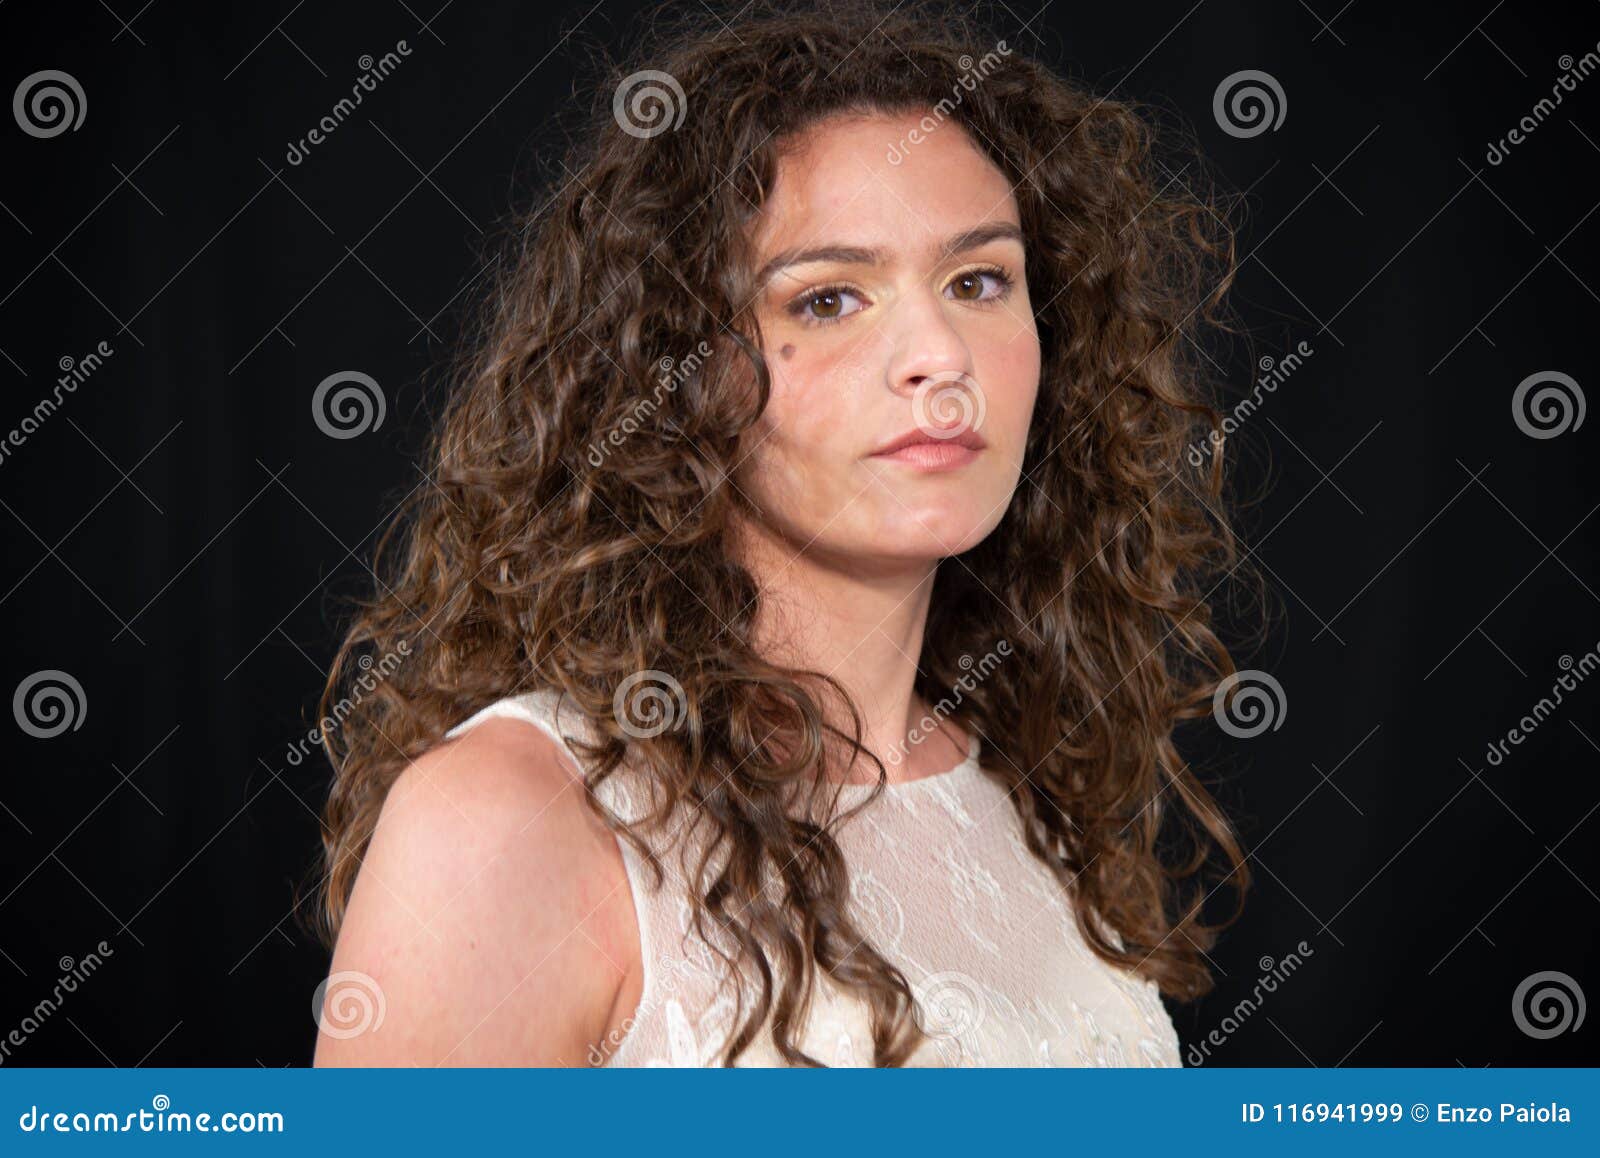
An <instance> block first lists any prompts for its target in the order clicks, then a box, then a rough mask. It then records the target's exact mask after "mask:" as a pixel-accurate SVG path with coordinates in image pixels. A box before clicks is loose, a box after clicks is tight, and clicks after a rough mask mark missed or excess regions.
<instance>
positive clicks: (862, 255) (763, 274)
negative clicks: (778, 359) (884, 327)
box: [756, 221, 1023, 285]
mask: <svg viewBox="0 0 1600 1158" xmlns="http://www.w3.org/2000/svg"><path fill="white" fill-rule="evenodd" d="M1022 240H1023V238H1022V229H1021V227H1020V226H1017V225H1014V224H1012V223H1011V222H1009V221H991V222H986V223H984V224H983V225H977V226H974V227H973V228H971V229H965V230H962V231H961V232H960V233H957V234H953V235H952V236H950V237H948V238H946V239H945V241H944V242H943V244H941V245H938V246H937V247H935V248H936V252H937V253H938V256H939V257H940V258H941V259H943V258H946V257H952V256H954V255H955V254H958V253H965V252H966V251H967V250H969V249H977V248H978V247H979V246H980V245H987V244H988V243H989V242H991V241H1015V242H1017V243H1018V244H1021V243H1022ZM884 260H885V253H884V251H883V250H882V249H879V248H876V247H874V246H860V245H808V246H804V247H793V248H790V249H785V250H783V251H781V252H780V253H778V254H776V255H775V256H774V257H773V258H772V259H771V260H770V261H768V262H767V263H766V264H765V265H763V266H762V267H761V269H760V271H759V272H758V273H757V274H756V284H758V285H765V284H766V283H767V281H768V279H770V278H771V277H772V275H773V274H775V273H777V272H778V271H779V270H781V269H784V268H786V267H788V266H791V265H806V264H807V263H810V262H819V261H827V262H833V263H835V264H838V265H881V264H883V262H884Z"/></svg>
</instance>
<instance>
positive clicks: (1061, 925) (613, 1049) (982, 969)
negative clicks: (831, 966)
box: [446, 689, 1183, 1066]
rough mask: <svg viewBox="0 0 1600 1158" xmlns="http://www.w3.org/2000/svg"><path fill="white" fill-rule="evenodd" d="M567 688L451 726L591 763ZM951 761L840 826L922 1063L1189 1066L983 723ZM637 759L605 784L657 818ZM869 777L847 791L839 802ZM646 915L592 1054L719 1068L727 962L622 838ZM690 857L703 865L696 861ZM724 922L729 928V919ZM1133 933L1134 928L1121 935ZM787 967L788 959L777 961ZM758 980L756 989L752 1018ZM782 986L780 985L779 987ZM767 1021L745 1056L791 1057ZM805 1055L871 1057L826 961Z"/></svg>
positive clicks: (854, 799) (511, 701)
mask: <svg viewBox="0 0 1600 1158" xmlns="http://www.w3.org/2000/svg"><path fill="white" fill-rule="evenodd" d="M559 700H560V692H559V691H558V690H555V689H547V690H542V691H536V692H530V693H527V694H525V695H520V696H514V697H511V698H508V699H504V700H500V701H499V702H497V703H494V704H491V705H489V706H488V707H486V708H484V709H483V710H482V711H480V712H478V713H476V714H475V715H473V716H472V717H470V718H469V719H467V720H465V721H463V722H462V723H460V724H458V725H456V726H455V727H454V728H452V729H451V730H450V731H449V732H448V733H447V737H446V738H452V737H455V736H458V735H460V734H461V733H462V732H464V731H466V730H467V729H468V728H471V727H473V726H474V725H476V724H478V723H481V722H482V721H484V720H486V719H490V718H492V717H497V716H508V717H511V718H514V719H520V720H525V721H527V722H529V723H531V724H533V725H535V726H536V727H539V728H541V729H543V730H544V731H545V732H546V733H547V734H548V735H550V736H551V737H552V738H553V739H554V740H555V741H556V743H558V744H560V745H561V746H562V747H563V748H564V749H565V750H566V752H567V754H568V756H569V758H570V759H571V760H572V762H573V764H574V765H575V766H576V767H579V768H582V767H583V763H582V761H581V760H580V759H579V757H578V755H577V753H576V752H574V751H573V749H572V748H571V747H570V746H569V745H568V744H567V741H566V740H565V739H564V737H563V733H565V734H566V735H570V736H573V737H574V738H578V739H582V740H586V741H587V740H591V739H593V738H594V736H593V733H592V732H591V730H590V728H589V725H588V721H587V719H585V717H584V716H583V715H582V714H581V713H580V712H579V711H578V710H577V709H576V708H575V707H574V706H572V705H571V704H570V703H568V704H566V705H564V710H562V711H561V713H560V719H559V722H558V720H557V711H558V703H559ZM972 744H973V748H972V752H971V753H970V754H969V755H968V757H967V759H966V760H965V761H963V762H962V763H960V764H958V765H957V766H956V767H954V768H952V769H950V770H949V771H946V772H943V773H939V774H937V775H934V776H928V777H924V778H922V779H918V780H912V781H907V782H905V783H900V784H895V783H889V784H886V785H885V787H884V791H883V793H882V794H881V795H880V796H879V798H878V799H877V800H876V801H874V802H873V803H872V804H871V805H870V806H869V807H868V808H867V809H866V810H865V811H864V812H862V813H861V814H860V815H858V816H856V817H854V818H852V819H851V820H849V821H847V822H844V823H843V824H841V825H837V826H835V828H834V829H833V832H834V834H835V839H836V840H837V842H838V844H839V846H840V849H841V851H842V852H843V854H844V857H845V861H846V863H847V864H848V865H849V866H850V878H851V886H852V900H853V903H854V905H855V906H856V909H855V913H854V916H855V919H856V923H857V925H858V927H859V928H860V929H861V931H862V933H863V934H864V935H865V936H866V937H867V938H868V939H869V942H870V943H871V945H872V946H873V947H874V948H876V949H877V950H878V952H879V953H881V954H882V955H883V956H884V957H886V958H887V959H888V960H889V961H891V962H892V963H894V964H895V965H896V966H898V967H899V968H900V970H901V971H902V972H903V973H904V974H905V977H906V980H907V981H908V982H909V983H910V984H911V987H912V992H913V993H914V994H915V996H916V999H917V1003H918V1005H919V1006H920V1008H921V1010H922V1024H923V1026H924V1027H925V1028H926V1029H927V1030H928V1031H929V1037H928V1038H927V1039H926V1040H924V1041H923V1042H922V1043H921V1044H920V1045H919V1046H918V1047H917V1049H916V1051H915V1052H914V1053H913V1054H912V1056H911V1059H910V1061H909V1062H908V1063H907V1064H908V1065H911V1066H1181V1065H1182V1064H1183V1062H1182V1059H1181V1057H1180V1054H1179V1048H1178V1039H1177V1034H1176V1033H1175V1032H1174V1030H1173V1026H1172V1021H1171V1019H1170V1018H1169V1017H1168V1015H1167V1013H1166V1010H1165V1008H1164V1007H1163V1006H1162V1003H1161V999H1160V995H1159V992H1158V990H1157V987H1156V985H1155V983H1154V982H1153V981H1146V980H1142V979H1140V978H1138V977H1136V976H1134V975H1133V974H1131V973H1128V972H1125V971H1123V970H1121V969H1118V968H1116V967H1115V966H1113V965H1111V964H1110V963H1109V962H1107V961H1105V960H1103V959H1102V958H1100V957H1097V956H1096V955H1095V954H1094V953H1093V952H1092V951H1091V950H1090V949H1089V948H1088V947H1087V946H1086V945H1085V944H1084V942H1083V939H1082V937H1081V935H1080V934H1079V933H1078V930H1077V925H1076V923H1075V921H1074V918H1073V914H1072V910H1071V907H1070V904H1069V902H1068V899H1067V897H1066V896H1065V894H1064V891H1063V889H1062V886H1061V884H1060V882H1059V881H1058V880H1057V879H1056V877H1055V876H1054V874H1052V873H1051V872H1050V870H1049V869H1048V868H1046V867H1045V865H1044V864H1043V863H1042V862H1041V861H1039V859H1038V858H1037V857H1035V856H1034V855H1033V854H1032V853H1031V852H1029V851H1028V849H1027V847H1026V845H1024V843H1023V840H1022V826H1021V821H1020V820H1019V818H1018V816H1017V813H1016V809H1015V807H1014V806H1013V804H1012V802H1011V801H1010V800H1009V799H1008V798H1007V796H1006V790H1005V789H1004V788H1003V787H1001V786H1000V785H999V784H998V783H997V782H996V781H994V780H993V779H991V778H990V777H988V776H987V775H985V774H984V773H983V771H982V770H981V768H980V766H979V764H978V759H977V755H978V742H977V738H976V737H974V738H973V741H972ZM630 772H631V770H630V766H628V765H626V764H625V765H624V766H623V767H622V768H621V769H619V770H618V774H616V775H613V776H612V777H610V778H608V779H607V780H606V782H605V783H604V784H602V785H601V786H600V787H599V789H598V793H599V796H600V799H601V801H602V802H603V803H605V804H606V805H607V807H609V808H610V809H611V810H612V811H613V812H615V813H616V814H617V815H618V816H621V817H623V818H624V819H626V820H630V821H631V820H635V819H638V818H639V817H640V816H642V815H643V814H644V811H643V809H642V808H641V807H640V806H639V803H638V801H640V800H644V799H647V797H646V796H636V795H635V793H639V792H641V791H642V787H641V786H640V785H638V784H637V783H635V784H631V785H630V784H629V783H628V781H627V777H628V776H629V775H630ZM871 787H872V786H871V785H870V784H846V785H843V787H842V793H841V796H840V807H841V808H848V807H852V806H854V805H855V804H858V803H859V802H860V801H861V800H862V799H864V798H865V796H866V795H867V794H868V793H869V792H870V790H871ZM617 845H618V848H619V849H620V850H621V853H622V859H623V864H624V866H625V868H626V870H627V876H628V884H629V886H630V888H631V889H632V892H633V903H634V910H635V912H636V913H637V914H638V923H639V939H640V960H641V961H642V962H643V963H644V987H643V991H642V993H641V994H640V999H639V1005H638V1008H637V1009H636V1010H635V1012H634V1014H633V1016H632V1018H631V1019H630V1020H629V1022H627V1023H626V1024H627V1032H626V1034H625V1035H624V1036H622V1038H621V1041H620V1042H616V1041H613V1040H612V1039H611V1038H607V1039H606V1041H604V1042H602V1043H600V1045H599V1047H598V1048H596V1049H593V1050H591V1051H590V1057H589V1062H590V1064H591V1065H606V1066H716V1065H721V1064H722V1063H721V1060H720V1057H719V1054H720V1051H721V1049H722V1046H723V1044H724V1042H725V1040H726V1037H727V1035H728V1033H729V1031H730V1030H731V1029H732V1028H733V1014H734V1002H733V995H732V993H731V992H729V990H728V970H727V966H726V965H724V963H723V962H722V960H721V958H719V957H718V956H717V955H716V954H715V953H714V952H712V951H711V950H710V949H709V948H708V947H707V946H706V945H705V944H704V943H703V942H702V941H700V939H699V937H698V934H696V933H695V932H694V931H693V926H692V925H691V923H690V913H691V908H690V904H689V900H688V884H687V877H686V875H685V873H684V870H683V868H682V865H681V864H680V862H679V857H678V856H676V855H665V854H664V853H663V852H662V850H661V849H659V848H657V846H656V844H654V843H652V845H651V847H652V848H653V849H655V850H656V851H657V855H658V857H659V859H660V862H661V866H662V869H663V872H664V877H663V881H662V885H661V888H660V889H659V890H652V887H651V886H652V884H653V881H652V875H651V873H650V869H649V866H648V865H647V864H646V863H645V862H644V860H643V859H642V858H641V857H640V856H639V854H638V852H637V851H636V850H635V849H634V848H633V846H632V845H631V844H629V843H628V842H627V841H626V840H623V839H622V838H620V837H618V838H617ZM689 863H692V861H691V862H689ZM714 935H716V934H715V933H714ZM1110 939H1111V940H1112V941H1113V943H1115V944H1118V945H1120V944H1121V941H1120V938H1118V937H1116V936H1115V935H1114V934H1113V935H1112V936H1111V938H1110ZM774 968H776V966H774ZM757 992H759V990H758V989H748V988H747V989H746V994H745V1006H744V1010H745V1012H744V1013H743V1014H742V1015H741V1016H748V1012H749V1010H750V1008H751V1004H752V1001H753V999H754V994H755V993H757ZM775 995H776V991H775V992H774V996H775ZM770 1025H771V1023H770V1021H769V1022H768V1025H767V1028H766V1030H765V1031H764V1032H763V1033H761V1034H760V1035H758V1036H757V1038H756V1040H755V1041H754V1042H753V1043H752V1044H751V1046H750V1047H749V1048H748V1049H746V1050H745V1052H744V1053H743V1054H741V1055H740V1057H739V1058H738V1059H737V1061H736V1062H735V1064H736V1065H738V1066H783V1065H786V1064H787V1063H786V1061H785V1060H784V1058H783V1056H782V1055H781V1054H779V1053H778V1052H777V1050H776V1048H775V1046H774V1045H773V1043H772V1041H771V1036H770ZM799 1044H800V1046H801V1048H802V1049H804V1050H805V1052H806V1053H808V1054H810V1055H811V1056H812V1057H814V1058H817V1059H818V1060H820V1061H822V1062H824V1063H825V1064H827V1065H829V1066H870V1065H872V1034H871V1030H870V1028H869V1022H868V1014H867V1009H866V1007H865V1005H864V1004H863V1003H862V1002H861V1001H860V1000H859V999H857V998H854V997H851V996H850V995H849V994H848V993H847V992H846V991H845V990H843V989H841V988H839V987H838V986H837V985H836V984H835V983H834V982H833V981H832V979H831V978H829V977H828V976H827V975H826V974H825V973H823V972H822V971H821V970H820V969H819V970H817V980H816V996H815V997H814V999H813V1001H812V1007H811V1012H810V1016H809V1019H808V1021H807V1023H806V1032H805V1033H804V1034H803V1035H800V1037H799Z"/></svg>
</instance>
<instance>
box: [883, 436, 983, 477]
mask: <svg viewBox="0 0 1600 1158" xmlns="http://www.w3.org/2000/svg"><path fill="white" fill-rule="evenodd" d="M979 453H980V452H979V451H977V450H974V449H973V448H972V447H970V446H963V445H962V444H961V443H959V442H939V441H933V440H930V441H928V442H912V443H908V444H906V445H905V446H902V447H901V448H900V449H899V450H895V451H891V452H889V453H887V454H875V455H873V456H872V457H873V458H881V459H886V460H887V461H889V462H899V463H904V464H905V465H907V466H910V467H914V468H915V469H918V470H927V471H942V470H955V469H957V468H958V467H963V466H966V465H967V464H968V463H969V462H972V461H973V460H974V459H976V458H977V457H978V455H979Z"/></svg>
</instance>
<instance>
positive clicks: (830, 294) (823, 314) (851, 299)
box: [792, 286, 862, 322]
mask: <svg viewBox="0 0 1600 1158" xmlns="http://www.w3.org/2000/svg"><path fill="white" fill-rule="evenodd" d="M850 303H854V304H853V305H852V304H850ZM861 308H862V302H861V299H860V298H859V297H857V296H856V295H855V294H853V293H851V292H850V291H849V290H847V289H843V288H840V287H838V286H829V287H827V288H826V289H820V290H815V291H813V292H812V293H809V294H806V295H804V296H803V297H801V298H800V300H799V301H798V302H796V303H795V305H794V307H793V310H792V312H793V313H795V314H798V315H799V316H800V319H801V321H804V322H837V321H838V320H839V319H840V318H847V317H849V316H850V315H851V314H853V313H855V312H856V311H857V310H859V309H861Z"/></svg>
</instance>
